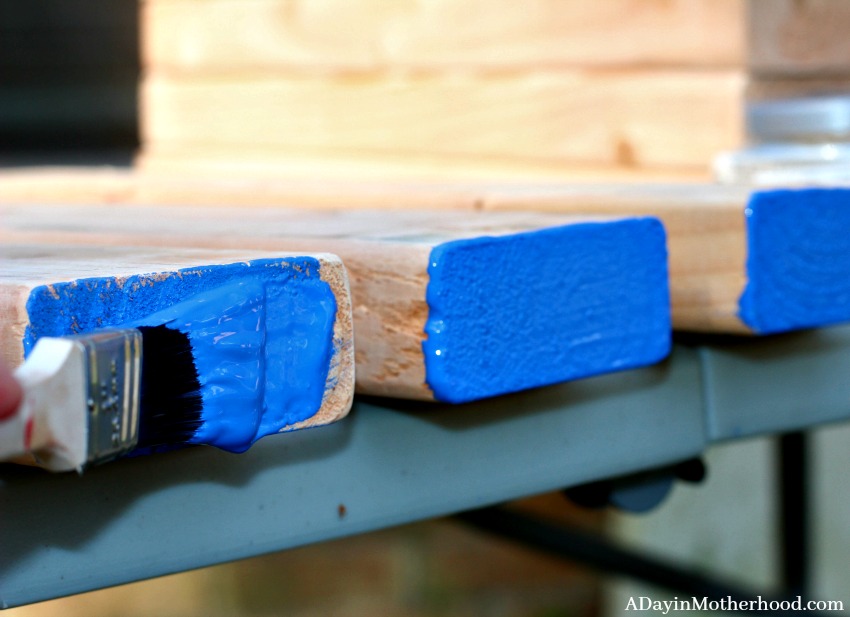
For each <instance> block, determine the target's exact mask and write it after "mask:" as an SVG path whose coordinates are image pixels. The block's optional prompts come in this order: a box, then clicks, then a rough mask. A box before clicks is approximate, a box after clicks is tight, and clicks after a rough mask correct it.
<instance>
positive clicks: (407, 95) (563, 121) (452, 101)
mask: <svg viewBox="0 0 850 617" xmlns="http://www.w3.org/2000/svg"><path fill="white" fill-rule="evenodd" d="M743 86H744V82H743V79H742V76H741V75H740V74H739V73H738V72H736V71H724V70H718V71H694V72H689V71H600V72H594V71H580V70H579V71H539V72H534V73H521V74H515V73H506V74H502V73H499V74H492V75H477V74H467V73H452V74H422V75H414V74H395V73H393V74H387V75H383V74H381V75H374V76H337V77H332V76H312V75H311V76H291V77H262V78H257V79H255V78H251V77H240V78H222V79H212V78H210V79H201V78H191V79H190V78H186V79H179V80H178V79H169V78H167V77H165V76H162V75H157V74H151V75H149V76H148V77H147V79H145V80H144V82H143V84H142V92H141V110H142V111H141V124H142V142H143V143H144V144H145V145H146V147H150V148H152V151H153V152H156V151H157V149H160V148H166V149H167V148H192V149H196V150H198V151H201V152H202V151H203V149H205V148H212V149H216V148H218V149H219V150H221V149H225V148H226V149H228V150H229V151H230V153H231V155H233V156H235V157H237V158H238V153H239V150H240V149H241V148H249V149H250V148H254V149H264V150H265V151H266V152H267V153H268V154H270V155H274V154H275V152H280V153H281V154H284V155H290V156H291V155H294V154H299V155H305V154H306V155H307V156H311V155H313V156H317V155H318V156H321V155H331V156H334V155H336V156H339V155H343V156H345V157H348V158H350V159H356V158H358V157H363V156H365V157H369V156H370V155H378V156H392V157H397V158H399V159H402V160H403V159H404V158H405V157H408V156H414V157H415V156H423V155H428V156H432V157H444V158H446V160H447V161H450V160H451V158H454V157H484V159H485V160H486V159H491V160H497V161H498V160H503V161H509V162H510V161H517V162H519V163H522V162H526V163H533V162H542V163H544V164H558V163H560V164H566V165H569V164H590V165H592V164H605V165H624V166H633V167H647V168H653V167H655V168H658V167H666V168H673V169H675V168H679V169H694V168H697V169H703V168H705V167H706V166H708V164H709V162H710V161H711V159H712V158H713V156H714V155H715V154H716V153H717V152H718V151H720V150H725V149H730V148H734V147H736V146H737V145H738V143H739V140H740V138H741V135H742V129H741V117H740V116H741V113H740V104H741V100H742V99H741V97H742V92H743Z"/></svg>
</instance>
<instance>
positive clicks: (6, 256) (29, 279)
mask: <svg viewBox="0 0 850 617" xmlns="http://www.w3.org/2000/svg"><path fill="white" fill-rule="evenodd" d="M4 220H5V219H4V218H3V217H0V221H4ZM4 229H6V228H4ZM0 233H2V234H4V235H6V232H0ZM286 256H287V255H286V254H285V253H282V252H280V251H277V252H270V251H265V252H258V251H256V250H254V251H251V250H244V249H243V250H234V251H227V250H209V249H206V250H204V249H186V248H174V247H168V248H163V247H132V246H130V244H129V243H113V244H111V245H109V246H107V245H106V243H83V244H80V243H76V244H75V243H73V242H70V243H65V244H62V243H61V241H60V240H59V239H58V238H54V239H52V240H48V241H35V240H34V239H33V238H31V239H30V241H23V240H22V239H18V240H17V241H16V240H14V239H12V238H10V237H8V235H7V236H6V237H5V238H4V240H3V241H2V243H0V262H2V264H3V268H2V270H0V323H2V326H3V327H2V328H0V358H2V360H3V361H4V362H6V363H7V364H9V365H11V366H16V365H18V364H20V363H21V362H22V361H23V347H22V340H23V336H24V330H25V328H26V326H27V324H28V322H29V317H28V314H27V310H26V303H27V300H28V298H29V295H30V292H31V291H32V290H33V289H34V288H35V287H38V286H40V285H51V284H55V283H61V282H66V281H72V280H77V279H81V278H89V277H116V278H119V279H120V278H124V277H128V276H133V275H139V274H157V273H167V272H174V271H175V270H178V269H181V268H190V267H193V266H206V265H214V264H228V263H236V262H241V261H247V260H251V259H259V258H265V257H286ZM314 257H315V258H316V259H318V260H319V262H320V264H321V266H322V267H321V277H322V280H324V281H325V282H327V283H328V285H329V286H330V288H331V289H332V290H333V293H334V296H335V297H336V299H337V314H336V319H335V322H334V338H335V340H336V341H338V343H339V344H338V345H337V346H336V348H335V354H334V357H333V358H332V359H331V361H330V370H329V373H328V376H327V385H328V387H327V388H326V390H325V395H324V398H323V400H322V406H321V408H320V409H319V410H318V411H317V413H316V414H315V415H314V416H312V417H311V418H308V419H307V420H304V421H303V422H301V423H299V424H298V425H296V426H293V427H292V428H302V427H307V426H317V425H320V424H327V423H328V422H332V421H334V420H337V419H339V418H341V417H343V416H345V415H346V414H347V413H348V410H349V408H350V407H351V402H352V398H353V393H354V354H353V333H352V320H351V301H350V293H349V288H348V280H347V275H346V271H345V269H344V267H343V266H342V263H341V261H340V260H339V258H338V257H336V256H335V255H329V254H316V255H314ZM150 281H151V284H153V285H155V284H156V277H155V276H153V277H151V278H150Z"/></svg>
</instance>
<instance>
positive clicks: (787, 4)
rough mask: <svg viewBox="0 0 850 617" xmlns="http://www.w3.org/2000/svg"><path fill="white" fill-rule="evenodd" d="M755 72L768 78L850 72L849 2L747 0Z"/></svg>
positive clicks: (750, 44) (749, 52)
mask: <svg viewBox="0 0 850 617" xmlns="http://www.w3.org/2000/svg"><path fill="white" fill-rule="evenodd" d="M748 11H749V19H748V33H747V39H748V45H749V49H748V55H749V66H750V69H751V71H752V72H753V73H754V74H756V75H758V76H764V77H771V76H772V77H806V76H808V77H826V76H830V75H844V76H848V75H850V38H848V36H847V32H848V30H850V3H848V2H846V1H845V0H769V1H765V0H748Z"/></svg>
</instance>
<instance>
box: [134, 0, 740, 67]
mask: <svg viewBox="0 0 850 617" xmlns="http://www.w3.org/2000/svg"><path fill="white" fill-rule="evenodd" d="M743 13H744V4H743V0H673V1H667V2H658V1H657V0H605V1H602V2H584V1H582V0H533V1H531V2H522V3H518V2H511V1H510V0H495V1H494V0H426V1H424V2H423V1H415V2H414V1H412V0H403V1H400V2H399V1H395V2H387V1H386V0H365V1H361V2H357V3H351V2H346V1H345V0H309V1H303V0H243V1H241V2H235V1H233V0H205V1H203V2H198V1H189V2H185V1H182V2H181V1H178V2H173V1H170V0H147V1H145V2H143V3H142V17H141V19H142V26H143V37H142V38H143V43H144V45H143V59H144V60H143V61H144V64H145V66H147V67H148V68H151V69H154V70H156V71H168V72H171V73H174V72H185V73H195V74H198V73H222V72H237V71H238V72H244V71H252V72H256V71H260V70H262V71H276V72H279V71H292V70H296V71H299V70H316V69H319V70H337V71H340V70H342V71H352V70H371V69H376V68H383V67H414V68H417V69H444V68H450V69H456V68H484V69H488V70H493V69H528V68H534V69H539V68H541V67H553V66H561V67H563V66H618V67H625V66H648V65H658V66H666V67H670V66H698V67H732V66H740V65H742V64H743V47H744V45H743V42H744V37H743V27H744V20H743Z"/></svg>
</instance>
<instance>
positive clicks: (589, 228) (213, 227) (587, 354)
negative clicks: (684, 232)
mask: <svg viewBox="0 0 850 617" xmlns="http://www.w3.org/2000/svg"><path fill="white" fill-rule="evenodd" d="M342 197H343V199H344V197H345V195H344V194H343V195H342ZM0 216H2V220H3V221H4V223H5V227H4V231H3V232H2V234H0V238H2V239H4V240H7V241H9V240H16V241H22V240H24V239H26V240H29V241H34V240H38V241H39V242H50V241H58V240H60V239H61V241H62V242H76V243H78V244H82V245H96V244H105V245H110V244H111V245H134V244H137V245H150V244H160V245H164V246H196V247H248V246H250V247H252V248H254V249H263V250H272V251H275V250H289V251H292V250H295V251H302V250H303V251H313V250H319V249H318V248H317V247H322V249H321V250H331V251H333V252H334V253H336V254H338V255H340V256H341V257H342V258H343V260H344V261H345V264H346V267H347V269H348V271H349V273H350V281H351V290H352V300H353V303H354V308H353V314H354V324H355V327H354V330H355V347H356V365H357V389H358V391H360V392H364V393H369V394H377V395H385V396H393V397H404V398H417V399H426V400H431V399H435V398H436V399H437V400H442V401H446V402H464V401H468V400H474V399H478V398H483V397H486V396H495V395H499V394H505V393H507V392H513V391H517V390H522V389H525V388H529V387H535V386H541V385H547V384H550V383H556V382H560V381H564V380H568V379H576V378H579V377H585V376H589V375H593V374H598V373H604V372H609V371H612V370H620V369H625V368H628V367H633V366H639V365H644V364H648V363H651V362H656V361H658V360H660V359H661V358H662V357H664V356H665V355H666V354H667V352H668V350H669V344H670V323H669V304H668V290H667V267H666V251H665V248H664V233H663V229H662V228H661V226H660V224H659V223H658V222H657V221H656V220H654V219H646V218H641V219H625V220H607V221H594V220H588V219H587V218H586V217H585V218H582V217H578V218H577V217H564V216H561V215H558V216H554V217H552V216H547V215H543V214H532V213H522V212H520V213H510V212H505V213H488V214H486V215H482V214H476V213H475V212H473V211H471V210H470V211H463V210H461V211H453V210H442V211H436V212H435V211H421V210H405V211H389V210H357V211H342V210H340V211H331V210H326V211H321V212H317V211H315V210H292V209H289V210H287V209H281V208H247V207H241V208H214V209H204V208H199V207H182V208H181V207H175V206H172V207H169V208H168V209H164V208H160V207H144V206H129V205H123V206H113V207H110V208H103V207H95V206H91V207H84V206H54V207H50V206H37V205H24V206H19V207H14V206H6V207H4V208H2V215H0ZM553 226H554V227H553ZM283 247H288V248H287V249H283Z"/></svg>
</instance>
